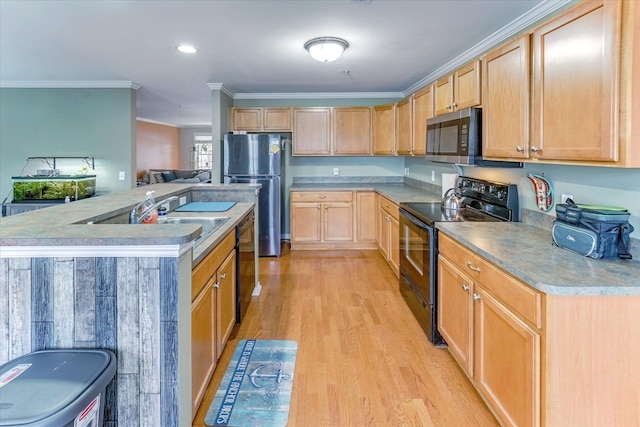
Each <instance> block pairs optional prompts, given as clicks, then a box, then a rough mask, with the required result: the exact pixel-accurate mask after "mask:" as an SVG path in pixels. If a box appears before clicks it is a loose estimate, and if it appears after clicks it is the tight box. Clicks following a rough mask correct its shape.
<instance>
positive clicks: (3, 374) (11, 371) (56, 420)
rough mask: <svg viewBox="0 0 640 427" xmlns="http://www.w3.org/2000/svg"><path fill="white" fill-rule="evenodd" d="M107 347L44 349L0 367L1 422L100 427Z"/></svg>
mask: <svg viewBox="0 0 640 427" xmlns="http://www.w3.org/2000/svg"><path fill="white" fill-rule="evenodd" d="M115 373H116V356H115V354H113V352H111V351H109V350H93V349H70V350H43V351H37V352H34V353H29V354H25V355H23V356H20V357H18V358H16V359H13V360H11V361H9V362H7V363H5V364H4V365H2V366H0V426H14V427H23V426H24V427H45V426H47V427H49V426H56V427H58V426H59V427H102V423H103V417H104V403H105V390H106V387H107V384H109V382H111V380H112V379H113V377H114V375H115Z"/></svg>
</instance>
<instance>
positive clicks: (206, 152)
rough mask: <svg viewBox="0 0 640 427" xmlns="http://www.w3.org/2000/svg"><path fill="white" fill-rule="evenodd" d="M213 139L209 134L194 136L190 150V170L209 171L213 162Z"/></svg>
mask: <svg viewBox="0 0 640 427" xmlns="http://www.w3.org/2000/svg"><path fill="white" fill-rule="evenodd" d="M212 141H213V138H212V137H211V134H198V133H196V134H194V135H193V147H192V149H191V169H211V163H212V162H213V143H212Z"/></svg>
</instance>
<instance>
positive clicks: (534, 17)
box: [403, 0, 577, 97]
mask: <svg viewBox="0 0 640 427" xmlns="http://www.w3.org/2000/svg"><path fill="white" fill-rule="evenodd" d="M576 2H577V0H547V1H545V2H543V3H540V4H539V5H538V6H536V7H534V8H533V9H531V10H530V11H528V12H527V13H525V14H524V15H521V16H520V17H518V18H517V19H515V20H513V21H511V22H510V23H508V24H507V25H505V26H504V27H502V28H501V29H499V30H498V31H496V32H495V33H493V34H491V35H490V36H489V37H487V38H485V39H484V40H482V41H480V42H479V43H477V44H475V45H474V46H472V47H471V48H470V49H468V50H466V51H464V52H463V53H461V54H460V55H458V56H457V57H455V58H453V59H452V60H451V61H449V62H447V63H446V64H444V65H442V66H441V67H439V68H437V69H436V70H435V71H433V72H432V73H431V74H429V75H428V76H426V77H425V78H423V79H422V80H420V81H419V82H417V83H415V84H413V85H412V86H411V87H409V88H408V89H407V90H405V91H404V93H403V97H404V96H407V95H410V94H412V93H414V92H416V91H417V90H419V89H422V88H423V87H425V86H426V85H427V84H429V83H433V82H434V81H436V80H438V79H439V78H440V77H442V76H444V75H447V74H450V73H452V72H453V71H455V70H456V69H458V68H460V67H461V66H463V65H464V64H466V63H468V62H469V61H471V60H473V59H476V58H478V57H480V56H481V55H482V54H484V53H486V52H488V51H489V50H491V49H493V48H494V47H497V46H498V45H500V44H502V43H503V42H505V41H507V40H509V39H510V38H511V37H513V36H515V35H517V34H519V33H521V32H523V31H524V30H526V29H528V28H530V27H531V26H533V25H534V24H535V23H537V22H539V21H540V20H542V19H543V18H545V17H547V16H549V15H551V14H552V13H554V12H556V11H558V10H560V9H562V8H564V7H565V6H567V5H569V4H571V3H576Z"/></svg>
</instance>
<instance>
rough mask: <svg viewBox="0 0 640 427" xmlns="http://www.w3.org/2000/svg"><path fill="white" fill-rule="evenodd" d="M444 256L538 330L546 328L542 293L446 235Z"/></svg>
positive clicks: (441, 245)
mask: <svg viewBox="0 0 640 427" xmlns="http://www.w3.org/2000/svg"><path fill="white" fill-rule="evenodd" d="M438 250H439V251H440V254H441V255H442V256H444V257H446V258H447V259H449V260H450V261H451V262H453V263H454V264H455V265H457V266H458V268H459V269H460V271H462V272H464V273H465V274H467V275H469V277H471V278H473V280H475V281H477V282H479V283H481V284H482V287H483V288H485V289H486V290H488V291H489V292H490V293H491V294H492V295H493V296H495V297H496V298H498V299H499V300H500V301H501V302H502V303H503V304H505V305H507V306H508V307H510V308H511V309H513V310H514V312H515V313H516V314H518V315H519V316H521V317H522V318H523V319H525V320H527V321H528V322H530V323H531V324H533V325H535V326H536V327H538V328H541V327H542V294H541V293H540V292H537V291H536V290H535V289H532V288H530V287H529V286H527V285H525V284H523V283H521V282H520V281H519V280H517V279H515V278H513V277H511V276H510V275H509V274H507V273H506V272H504V271H503V270H501V269H500V268H498V267H496V266H495V265H493V264H492V263H490V262H489V261H487V260H485V259H484V258H482V257H480V256H479V255H477V254H475V253H474V252H472V251H471V250H469V249H467V248H465V247H464V246H462V245H461V244H459V243H457V242H456V241H454V240H453V239H452V238H451V237H449V236H447V235H446V234H440V235H439V238H438Z"/></svg>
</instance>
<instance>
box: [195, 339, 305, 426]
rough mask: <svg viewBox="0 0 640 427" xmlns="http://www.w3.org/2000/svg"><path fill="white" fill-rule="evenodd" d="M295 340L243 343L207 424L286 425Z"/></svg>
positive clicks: (230, 366)
mask: <svg viewBox="0 0 640 427" xmlns="http://www.w3.org/2000/svg"><path fill="white" fill-rule="evenodd" d="M297 351H298V343H297V342H296V341H277V340H242V341H240V342H238V347H237V348H236V351H235V352H234V353H233V357H232V358H231V361H230V362H229V366H228V367H227V370H226V372H225V374H224V378H223V379H222V383H221V384H220V387H219V388H218V391H217V392H216V395H215V397H214V399H213V402H212V403H211V406H210V407H209V411H208V412H207V416H206V417H205V420H204V422H205V424H206V425H208V426H233V427H249V426H251V427H257V426H260V427H282V426H286V425H287V420H288V418H289V405H290V402H291V389H292V385H293V370H294V368H295V364H296V353H297Z"/></svg>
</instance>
